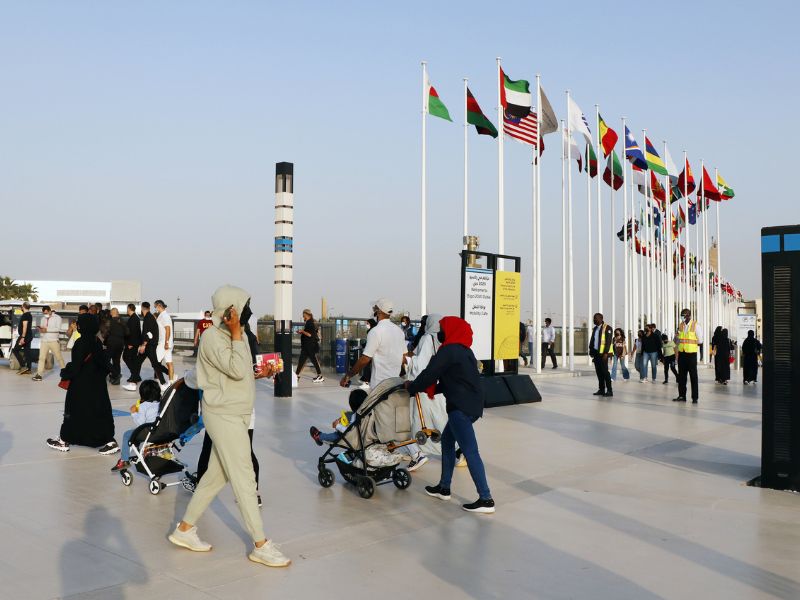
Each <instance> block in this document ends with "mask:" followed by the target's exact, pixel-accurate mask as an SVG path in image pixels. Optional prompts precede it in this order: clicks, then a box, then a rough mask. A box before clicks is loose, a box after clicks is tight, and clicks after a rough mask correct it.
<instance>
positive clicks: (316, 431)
mask: <svg viewBox="0 0 800 600" xmlns="http://www.w3.org/2000/svg"><path fill="white" fill-rule="evenodd" d="M308 433H309V435H311V439H313V440H314V442H315V443H316V444H317V446H322V440H321V439H319V433H320V431H319V429H317V428H316V427H313V426H312V427H311V429H309V430H308Z"/></svg>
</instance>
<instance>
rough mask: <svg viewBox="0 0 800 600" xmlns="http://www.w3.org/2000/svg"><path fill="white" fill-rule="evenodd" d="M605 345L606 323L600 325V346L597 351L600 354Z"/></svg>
mask: <svg viewBox="0 0 800 600" xmlns="http://www.w3.org/2000/svg"><path fill="white" fill-rule="evenodd" d="M592 344H594V336H592ZM605 347H606V324H605V323H603V324H602V325H600V347H599V348H598V349H597V351H598V352H599V353H600V354H602V353H603V349H604V348H605Z"/></svg>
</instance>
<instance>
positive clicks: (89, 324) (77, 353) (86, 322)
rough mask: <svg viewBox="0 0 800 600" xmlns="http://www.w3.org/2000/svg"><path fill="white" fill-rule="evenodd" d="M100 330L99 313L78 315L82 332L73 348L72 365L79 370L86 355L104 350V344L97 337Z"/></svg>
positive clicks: (79, 327)
mask: <svg viewBox="0 0 800 600" xmlns="http://www.w3.org/2000/svg"><path fill="white" fill-rule="evenodd" d="M99 330H100V321H99V320H98V318H97V315H90V314H89V313H86V314H83V315H78V331H79V332H80V334H81V337H79V338H78V339H77V340H76V342H75V346H74V347H73V348H72V366H73V368H74V369H75V370H76V371H77V370H80V368H81V366H82V365H83V363H84V362H85V361H86V357H87V356H88V355H89V354H96V353H98V352H100V351H102V349H103V346H102V345H101V343H100V340H98V339H97V332H98V331H99Z"/></svg>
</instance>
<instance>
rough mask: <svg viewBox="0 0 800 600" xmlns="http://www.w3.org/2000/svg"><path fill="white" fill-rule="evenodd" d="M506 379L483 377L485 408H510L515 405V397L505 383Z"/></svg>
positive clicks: (482, 386)
mask: <svg viewBox="0 0 800 600" xmlns="http://www.w3.org/2000/svg"><path fill="white" fill-rule="evenodd" d="M504 379H505V377H481V388H482V389H483V406H484V407H486V408H491V407H493V406H509V405H511V404H514V396H512V395H511V390H510V389H509V388H508V386H507V385H506V382H505V381H504Z"/></svg>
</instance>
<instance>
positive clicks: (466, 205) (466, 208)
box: [463, 77, 469, 248]
mask: <svg viewBox="0 0 800 600" xmlns="http://www.w3.org/2000/svg"><path fill="white" fill-rule="evenodd" d="M467 84H468V82H467V78H466V77H464V238H463V244H464V247H465V248H466V247H467V236H468V235H469V176H468V169H469V150H468V147H469V135H468V134H469V122H468V121H467V118H468V113H469V110H468V108H467V89H468V88H467Z"/></svg>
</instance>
